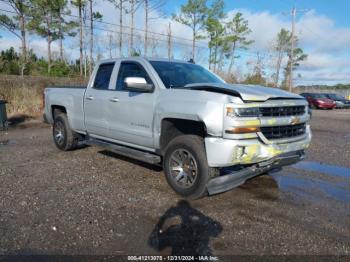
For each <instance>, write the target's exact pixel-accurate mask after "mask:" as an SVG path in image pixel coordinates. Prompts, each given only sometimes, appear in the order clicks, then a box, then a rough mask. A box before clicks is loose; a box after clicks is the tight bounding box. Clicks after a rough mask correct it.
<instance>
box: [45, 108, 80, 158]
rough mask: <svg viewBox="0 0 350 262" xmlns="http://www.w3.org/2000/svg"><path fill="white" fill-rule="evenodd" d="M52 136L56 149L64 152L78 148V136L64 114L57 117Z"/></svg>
mask: <svg viewBox="0 0 350 262" xmlns="http://www.w3.org/2000/svg"><path fill="white" fill-rule="evenodd" d="M52 136H53V140H54V142H55V145H56V147H57V148H58V149H60V150H62V151H69V150H73V149H75V148H76V147H77V144H78V140H79V137H78V134H77V133H75V132H74V131H73V130H72V129H71V128H70V127H69V123H68V118H67V115H66V114H64V113H61V114H59V115H57V116H55V119H54V123H53V128H52Z"/></svg>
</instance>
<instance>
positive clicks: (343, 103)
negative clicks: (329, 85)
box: [325, 93, 350, 108]
mask: <svg viewBox="0 0 350 262" xmlns="http://www.w3.org/2000/svg"><path fill="white" fill-rule="evenodd" d="M325 96H326V97H327V98H329V99H332V100H333V101H335V103H336V108H350V100H348V99H346V98H345V97H343V96H341V95H338V94H334V93H330V94H325Z"/></svg>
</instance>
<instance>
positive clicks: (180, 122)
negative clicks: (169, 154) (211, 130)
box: [160, 118, 207, 154]
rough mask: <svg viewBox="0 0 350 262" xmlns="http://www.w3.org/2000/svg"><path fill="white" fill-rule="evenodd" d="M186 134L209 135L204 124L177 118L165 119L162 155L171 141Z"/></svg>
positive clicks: (161, 139) (162, 131) (162, 132)
mask: <svg viewBox="0 0 350 262" xmlns="http://www.w3.org/2000/svg"><path fill="white" fill-rule="evenodd" d="M184 134H189V135H190V134H191V135H198V136H200V137H205V136H206V134H207V131H206V126H205V124H204V123H203V122H199V121H194V120H186V119H176V118H165V119H163V120H162V124H161V135H160V150H161V152H162V154H163V153H164V150H165V148H166V147H167V145H168V144H169V142H170V141H171V140H173V139H174V138H175V137H177V136H180V135H184Z"/></svg>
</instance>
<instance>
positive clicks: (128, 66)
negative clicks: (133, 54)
mask: <svg viewBox="0 0 350 262" xmlns="http://www.w3.org/2000/svg"><path fill="white" fill-rule="evenodd" d="M127 77H142V78H144V79H145V80H146V82H147V84H153V83H154V81H152V79H151V77H150V74H148V72H147V71H146V70H145V68H144V66H143V65H142V64H141V63H138V62H131V61H125V62H121V64H120V67H119V72H118V77H117V82H116V91H114V92H115V94H114V98H116V100H117V102H115V103H109V109H108V116H107V120H108V123H109V132H110V133H109V136H110V138H112V139H114V140H119V141H122V142H127V143H130V144H135V145H138V146H142V147H152V146H153V132H152V129H153V112H154V104H155V94H154V91H153V92H136V91H130V90H128V89H127V87H126V84H125V79H126V78H127Z"/></svg>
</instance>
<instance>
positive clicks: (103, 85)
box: [93, 63, 114, 90]
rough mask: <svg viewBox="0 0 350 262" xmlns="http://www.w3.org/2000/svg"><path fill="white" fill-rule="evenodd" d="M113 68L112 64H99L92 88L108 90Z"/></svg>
mask: <svg viewBox="0 0 350 262" xmlns="http://www.w3.org/2000/svg"><path fill="white" fill-rule="evenodd" d="M113 68H114V63H108V64H101V65H100V66H99V68H98V70H97V74H96V77H95V81H94V86H93V88H95V89H99V90H108V87H109V81H110V80H111V75H112V72H113Z"/></svg>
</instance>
